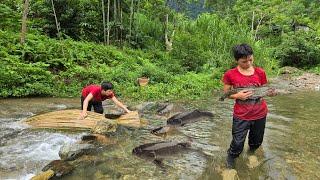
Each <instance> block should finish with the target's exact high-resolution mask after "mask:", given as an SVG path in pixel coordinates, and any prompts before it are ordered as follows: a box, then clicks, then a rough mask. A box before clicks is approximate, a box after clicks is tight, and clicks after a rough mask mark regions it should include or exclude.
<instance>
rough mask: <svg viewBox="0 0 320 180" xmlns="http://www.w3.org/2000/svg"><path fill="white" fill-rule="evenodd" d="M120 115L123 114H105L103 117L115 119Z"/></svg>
mask: <svg viewBox="0 0 320 180" xmlns="http://www.w3.org/2000/svg"><path fill="white" fill-rule="evenodd" d="M122 115H123V114H105V115H104V117H105V118H107V119H117V118H119V117H120V116H122Z"/></svg>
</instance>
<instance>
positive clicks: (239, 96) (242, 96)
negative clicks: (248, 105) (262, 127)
mask: <svg viewBox="0 0 320 180" xmlns="http://www.w3.org/2000/svg"><path fill="white" fill-rule="evenodd" d="M252 95H253V91H248V90H242V91H239V92H238V93H237V94H236V99H240V100H242V101H244V100H246V99H248V98H249V97H250V96H252Z"/></svg>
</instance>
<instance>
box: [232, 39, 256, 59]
mask: <svg viewBox="0 0 320 180" xmlns="http://www.w3.org/2000/svg"><path fill="white" fill-rule="evenodd" d="M250 55H253V50H252V48H251V47H250V46H249V45H248V44H245V43H243V44H238V45H235V46H234V47H233V56H234V58H235V59H236V60H237V61H238V60H239V59H240V58H245V57H248V56H250Z"/></svg>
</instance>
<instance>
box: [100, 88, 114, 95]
mask: <svg viewBox="0 0 320 180" xmlns="http://www.w3.org/2000/svg"><path fill="white" fill-rule="evenodd" d="M102 93H103V95H105V96H110V95H111V94H112V90H110V89H108V90H106V91H102Z"/></svg>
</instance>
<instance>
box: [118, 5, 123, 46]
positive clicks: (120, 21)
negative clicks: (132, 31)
mask: <svg viewBox="0 0 320 180" xmlns="http://www.w3.org/2000/svg"><path fill="white" fill-rule="evenodd" d="M118 15H119V23H120V26H119V31H120V37H119V39H120V46H122V31H123V24H122V8H121V1H120V0H119V1H118Z"/></svg>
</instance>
